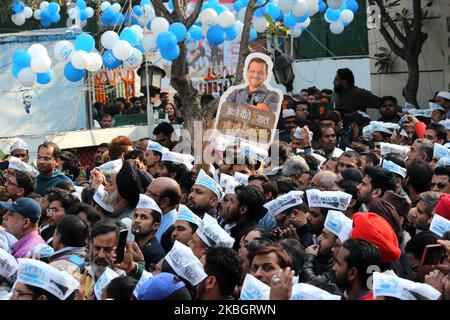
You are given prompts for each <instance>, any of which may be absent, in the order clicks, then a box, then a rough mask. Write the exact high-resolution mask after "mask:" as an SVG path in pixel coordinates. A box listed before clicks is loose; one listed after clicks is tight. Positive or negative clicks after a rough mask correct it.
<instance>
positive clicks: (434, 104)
mask: <svg viewBox="0 0 450 320" xmlns="http://www.w3.org/2000/svg"><path fill="white" fill-rule="evenodd" d="M428 104H429V106H430V109H431V110H439V111H444V112H445V108H444V107H442V106H440V105H439V104H437V103H434V102H429V103H428Z"/></svg>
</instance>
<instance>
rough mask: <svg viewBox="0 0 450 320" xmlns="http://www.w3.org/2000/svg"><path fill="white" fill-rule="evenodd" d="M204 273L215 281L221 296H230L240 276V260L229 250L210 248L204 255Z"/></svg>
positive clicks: (235, 253) (234, 252)
mask: <svg viewBox="0 0 450 320" xmlns="http://www.w3.org/2000/svg"><path fill="white" fill-rule="evenodd" d="M204 269H205V272H206V274H207V275H208V276H214V277H215V278H216V279H217V283H218V287H219V292H220V294H221V295H222V296H231V295H232V294H233V291H234V288H235V287H236V286H237V285H238V284H239V282H240V280H241V274H242V264H241V259H240V258H239V255H238V254H237V252H236V251H234V250H233V249H231V248H224V247H211V248H208V250H207V251H206V254H205V267H204Z"/></svg>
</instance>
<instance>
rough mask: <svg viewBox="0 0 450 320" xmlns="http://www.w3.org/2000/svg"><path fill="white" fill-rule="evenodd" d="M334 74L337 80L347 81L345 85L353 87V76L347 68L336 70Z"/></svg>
mask: <svg viewBox="0 0 450 320" xmlns="http://www.w3.org/2000/svg"><path fill="white" fill-rule="evenodd" d="M336 73H337V75H338V77H339V79H341V80H347V84H348V85H349V86H354V85H355V76H354V75H353V72H352V70H350V69H348V68H343V69H338V70H337V72H336Z"/></svg>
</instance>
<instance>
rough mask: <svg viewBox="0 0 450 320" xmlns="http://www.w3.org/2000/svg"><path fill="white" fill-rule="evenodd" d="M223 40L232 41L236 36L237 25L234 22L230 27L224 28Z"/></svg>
mask: <svg viewBox="0 0 450 320" xmlns="http://www.w3.org/2000/svg"><path fill="white" fill-rule="evenodd" d="M225 34H226V37H225V40H227V41H233V40H234V39H236V37H237V26H236V25H235V24H234V25H232V26H231V27H229V28H227V29H225Z"/></svg>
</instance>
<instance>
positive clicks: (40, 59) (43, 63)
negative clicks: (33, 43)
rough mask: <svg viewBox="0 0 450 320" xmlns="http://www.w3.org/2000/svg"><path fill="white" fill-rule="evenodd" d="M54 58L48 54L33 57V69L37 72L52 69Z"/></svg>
mask: <svg viewBox="0 0 450 320" xmlns="http://www.w3.org/2000/svg"><path fill="white" fill-rule="evenodd" d="M51 66H52V60H50V58H49V56H47V55H43V54H41V55H39V56H35V57H33V58H31V70H33V72H36V73H44V72H47V71H48V70H50V67H51Z"/></svg>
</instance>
